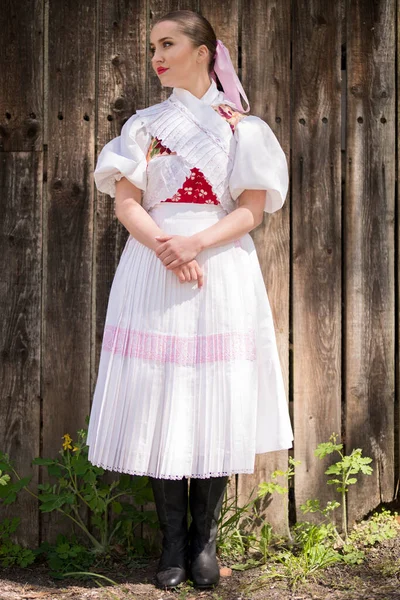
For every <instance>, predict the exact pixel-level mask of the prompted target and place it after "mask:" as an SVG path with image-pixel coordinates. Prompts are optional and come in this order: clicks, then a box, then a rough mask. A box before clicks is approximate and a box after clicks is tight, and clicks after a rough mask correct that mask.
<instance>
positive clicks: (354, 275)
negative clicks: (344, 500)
mask: <svg viewBox="0 0 400 600" xmlns="http://www.w3.org/2000/svg"><path fill="white" fill-rule="evenodd" d="M394 47H395V4H394V3H393V2H391V1H390V0H381V1H380V2H374V3H371V2H367V1H363V0H355V1H354V2H349V3H348V5H347V152H346V157H347V163H346V164H347V171H346V198H345V217H346V219H345V220H346V237H345V244H346V255H345V275H346V295H345V302H346V321H345V327H346V385H345V393H346V413H345V419H346V450H347V452H348V453H349V452H351V450H352V449H353V448H362V450H363V455H364V456H370V457H371V458H373V462H372V463H371V466H372V467H373V469H374V471H373V473H372V475H370V476H363V475H360V476H359V478H358V479H359V481H358V483H357V486H356V488H354V489H351V490H350V494H349V504H348V507H349V520H350V523H352V522H354V520H355V519H358V518H360V517H361V516H362V515H364V514H365V513H366V512H367V511H369V510H370V509H372V508H374V507H375V506H377V505H378V504H379V503H380V502H382V501H390V500H392V498H393V492H394V470H393V469H394V392H395V389H394V385H395V381H394V376H395V365H394V341H395V322H394V316H395V312H394V286H395V281H394V198H395V93H396V89H395V62H394V61H395V54H394V52H393V49H394ZM398 276H399V273H398V272H397V277H398Z"/></svg>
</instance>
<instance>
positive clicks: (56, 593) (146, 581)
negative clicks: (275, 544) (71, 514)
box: [0, 534, 400, 600]
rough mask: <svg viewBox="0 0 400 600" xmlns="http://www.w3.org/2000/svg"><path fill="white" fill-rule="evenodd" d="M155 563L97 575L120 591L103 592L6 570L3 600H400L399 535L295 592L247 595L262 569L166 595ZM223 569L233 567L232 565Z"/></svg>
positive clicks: (41, 568) (34, 569)
mask: <svg viewBox="0 0 400 600" xmlns="http://www.w3.org/2000/svg"><path fill="white" fill-rule="evenodd" d="M157 562H158V561H157V560H152V561H150V562H148V563H147V564H146V566H144V567H143V566H142V567H138V568H130V569H127V568H123V567H121V565H115V569H114V570H113V571H112V572H111V571H109V572H106V571H99V570H96V572H101V573H102V574H104V575H106V576H108V577H110V578H111V579H113V580H114V581H116V582H118V586H117V587H115V586H111V585H109V584H107V583H104V584H102V585H105V586H107V587H99V585H98V584H97V583H96V581H94V580H92V581H85V582H84V581H79V582H78V581H77V580H73V579H65V580H62V581H59V580H55V579H53V578H52V577H50V576H49V570H48V568H47V566H46V565H44V564H43V565H35V566H34V565H32V566H31V567H27V568H24V569H22V568H16V567H8V568H4V567H3V568H2V569H1V572H0V600H25V599H26V600H28V599H29V600H30V599H34V598H38V599H42V600H53V599H54V600H55V599H57V600H83V599H96V600H98V599H101V600H113V599H114V600H116V599H124V600H125V599H126V600H128V599H129V600H194V599H197V598H199V599H200V598H201V599H204V600H289V599H290V600H303V599H309V598H310V599H314V600H332V599H335V600H336V599H337V600H347V599H352V600H378V599H379V600H400V534H399V535H398V536H397V537H396V538H394V539H390V540H385V541H384V542H382V543H381V544H377V545H375V546H374V547H371V548H369V549H368V550H367V556H366V560H365V562H364V563H363V564H361V565H356V566H354V565H353V566H347V565H344V564H340V565H334V566H331V567H329V568H327V569H325V570H324V571H321V572H320V573H318V574H317V575H316V577H315V580H314V581H311V580H309V581H308V582H307V583H304V584H300V585H299V586H298V587H297V588H296V590H295V591H291V590H290V588H289V586H288V585H287V583H286V582H285V581H282V580H279V581H277V580H275V581H270V582H269V583H267V584H266V585H265V587H264V588H263V589H261V590H257V591H254V592H249V591H248V590H247V588H248V586H249V584H250V583H251V582H253V581H254V580H255V579H256V578H257V576H258V575H260V574H261V573H262V570H261V569H260V568H255V569H251V570H248V571H232V574H231V575H230V576H228V577H222V578H221V581H220V584H219V585H218V587H216V588H215V589H214V590H207V591H198V590H195V589H193V588H191V587H190V586H186V588H185V589H181V590H179V591H176V592H165V591H163V590H160V589H158V588H157V587H155V585H154V575H155V572H156V568H157ZM221 566H229V565H228V564H225V565H221Z"/></svg>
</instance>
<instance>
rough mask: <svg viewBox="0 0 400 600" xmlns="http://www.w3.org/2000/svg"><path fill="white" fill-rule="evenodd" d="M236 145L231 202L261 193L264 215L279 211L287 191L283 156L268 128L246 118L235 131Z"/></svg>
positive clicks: (252, 118) (272, 133) (286, 169)
mask: <svg viewBox="0 0 400 600" xmlns="http://www.w3.org/2000/svg"><path fill="white" fill-rule="evenodd" d="M235 138H236V141H237V145H236V151H235V158H234V164H233V168H232V172H231V175H230V178H229V190H230V193H231V196H232V198H233V199H234V200H236V199H237V198H238V196H240V194H241V193H242V192H243V190H265V205H264V211H265V212H268V213H272V212H275V211H276V210H278V209H279V208H282V205H283V203H284V202H285V199H286V194H287V191H288V188H289V172H288V166H287V161H286V156H285V153H284V151H283V149H282V147H281V145H280V144H279V142H278V139H277V137H276V136H275V134H274V132H273V131H272V129H271V128H270V126H269V125H268V124H267V123H266V122H265V121H263V120H262V119H260V118H259V117H256V116H255V115H247V116H246V117H244V118H243V119H241V120H240V121H239V122H238V123H237V124H236V127H235Z"/></svg>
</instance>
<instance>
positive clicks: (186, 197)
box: [146, 104, 245, 204]
mask: <svg viewBox="0 0 400 600" xmlns="http://www.w3.org/2000/svg"><path fill="white" fill-rule="evenodd" d="M212 108H213V109H214V110H216V111H217V112H218V113H219V114H220V115H221V116H222V117H223V118H224V119H225V120H226V121H228V123H229V125H230V127H231V130H232V134H233V133H234V132H235V125H236V123H237V122H238V121H240V119H242V118H243V117H244V116H245V115H243V114H242V113H240V112H238V111H235V110H233V108H232V107H231V106H229V105H227V104H219V105H217V106H213V107H212ZM164 154H176V152H171V150H170V149H169V148H166V147H165V146H163V144H162V143H161V141H160V140H159V139H158V138H156V137H153V138H152V139H151V143H150V146H149V149H148V151H147V156H146V158H147V161H149V160H151V159H152V158H153V157H154V156H162V155H164ZM164 202H193V203H196V204H219V200H218V198H217V197H216V195H215V194H214V192H213V190H212V188H211V185H210V184H209V183H208V181H207V180H206V178H205V177H204V175H203V173H202V172H201V171H200V170H199V169H197V168H196V167H193V169H191V170H190V175H189V176H188V177H187V178H186V180H185V182H184V183H183V185H182V187H180V188H179V189H178V190H177V191H176V192H175V194H174V195H173V196H172V197H171V198H167V199H166V200H164Z"/></svg>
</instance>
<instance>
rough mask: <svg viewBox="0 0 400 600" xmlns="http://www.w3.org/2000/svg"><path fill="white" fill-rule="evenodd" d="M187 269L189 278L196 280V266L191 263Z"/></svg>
mask: <svg viewBox="0 0 400 600" xmlns="http://www.w3.org/2000/svg"><path fill="white" fill-rule="evenodd" d="M189 271H190V276H191V279H192V280H193V281H196V280H197V270H196V267H195V266H194V265H193V266H192V267H190V268H189Z"/></svg>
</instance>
